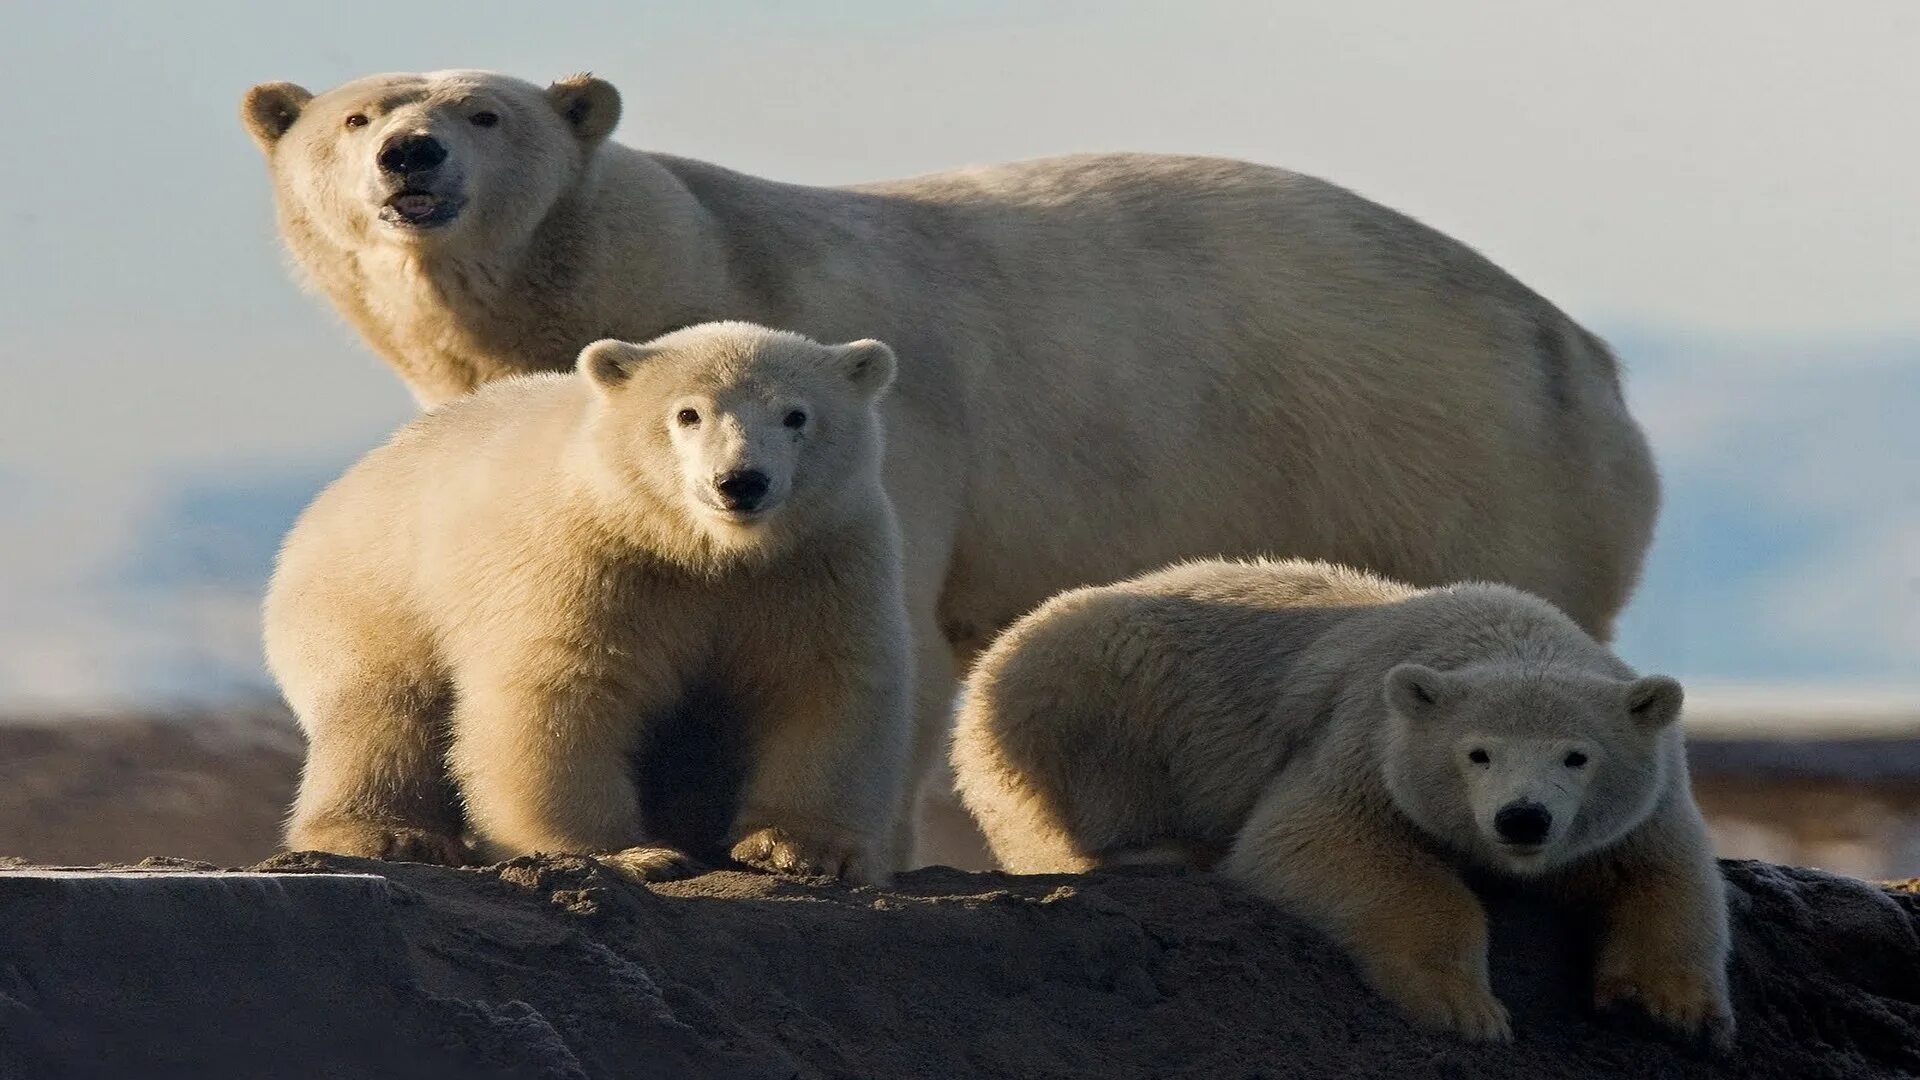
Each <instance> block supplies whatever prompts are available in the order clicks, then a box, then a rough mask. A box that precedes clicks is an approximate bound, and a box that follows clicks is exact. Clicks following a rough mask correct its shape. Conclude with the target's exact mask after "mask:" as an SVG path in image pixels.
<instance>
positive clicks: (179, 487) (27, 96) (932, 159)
mask: <svg viewBox="0 0 1920 1080" xmlns="http://www.w3.org/2000/svg"><path fill="white" fill-rule="evenodd" d="M1915 56H1920V4H1915V3H1913V2H1911V0H1879V2H1868V0H1858V2H1851V3H1844V2H1843V3H1822V4H1815V3H1783V2H1767V0H1762V2H1745V3H1735V2H1722V0H1712V2H1709V0H1692V2H1689V3H1685V4H1674V3H1671V2H1651V0H1624V2H1618V3H1610V4H1587V5H1574V4H1559V3H1546V4H1543V3H1538V2H1476V3H1449V4H1431V3H1426V2H1418V0H1402V2H1385V0H1371V2H1370V0H1354V2H1344V3H1287V2H1273V0H1268V2H1260V3H1220V2H1197V3H1196V2H1187V3H1177V4H1176V3H1169V4H1164V5H1149V4H1131V3H1055V4H1047V3H976V4H958V3H916V4H899V3H881V2H860V3H846V4H797V3H778V4H776V3H714V2H702V3H697V4H694V3H689V4H681V5H668V4H651V5H639V4H617V3H573V4H568V5H563V6H560V7H548V8H546V9H544V10H541V9H536V8H535V7H534V6H532V5H520V4H498V3H460V4H451V3H428V2H416V3H411V4H405V5H396V4H390V3H345V4H327V5H318V4H316V5H309V6H306V7H304V8H290V7H287V6H284V5H263V4H257V3H245V4H243V3H218V4H216V3H193V4H186V5H159V4H148V3H115V4H86V5H82V4H61V5H55V4H43V5H34V6H28V5H24V4H14V5H9V6H7V7H5V8H3V9H0V100H4V101H6V102H8V115H7V123H6V124H5V136H4V137H5V139H6V149H5V152H4V153H0V365H3V366H4V372H5V376H6V382H5V389H4V391H0V705H4V704H6V703H8V702H18V701H24V700H28V699H55V700H60V701H85V700H89V699H92V698H96V697H101V696H119V697H129V696H131V697H141V696H146V695H152V694H186V695H193V694H200V693H207V692H213V691H217V690H219V689H222V688H227V687H237V686H244V685H250V681H257V677H258V674H257V662H256V649H255V646H254V643H253V639H254V625H253V623H254V613H253V605H254V604H255V602H256V600H257V590H258V586H259V581H258V579H259V576H260V574H261V573H262V572H263V565H264V564H263V562H262V560H263V559H264V558H265V554H263V553H270V551H271V549H272V543H273V540H274V539H275V535H274V534H276V533H277V531H278V529H279V528H280V527H282V526H283V525H284V520H283V517H284V515H285V514H286V513H290V512H291V510H290V508H297V506H298V504H299V503H300V502H301V501H302V500H303V499H304V498H305V497H306V496H307V494H309V493H310V492H311V490H312V487H313V485H314V484H316V483H318V482H319V481H320V480H322V479H324V478H325V477H326V476H327V475H328V474H329V473H330V472H332V471H334V470H337V469H338V468H339V467H340V466H341V465H343V464H344V463H346V462H347V461H350V460H351V459H352V458H353V456H355V455H356V454H357V453H359V452H360V451H362V450H364V449H365V448H366V447H368V446H370V445H372V444H373V443H374V442H376V441H378V439H379V438H380V437H381V436H382V435H383V434H384V433H385V432H386V431H388V430H390V429H391V428H392V426H393V425H394V424H396V423H398V422H399V421H400V420H402V419H404V418H405V417H406V416H407V415H409V413H410V411H411V406H410V403H409V401H408V399H407V397H406V395H405V394H404V393H403V392H402V391H401V389H400V386H399V384H398V382H397V381H396V380H395V379H393V378H392V377H391V376H390V375H388V374H387V372H386V371H385V369H384V368H383V367H382V366H381V365H380V363H379V362H378V361H377V360H375V359H374V358H373V357H372V356H371V355H370V354H369V353H368V352H367V351H366V350H365V348H364V347H362V346H361V345H360V344H359V342H358V341H357V339H355V337H354V336H353V335H352V334H351V333H349V332H348V331H347V330H346V329H345V328H344V327H342V326H341V325H340V324H339V322H338V321H337V320H336V319H335V318H334V316H333V315H332V313H331V312H330V311H329V310H327V309H326V307H325V306H324V305H323V304H321V303H320V302H319V301H317V300H316V299H314V298H312V297H308V296H304V295H302V294H300V293H299V291H298V290H297V289H296V288H295V287H294V285H293V284H292V283H291V279H290V278H289V276H288V275H287V273H286V272H285V267H284V265H283V259H282V257H281V255H280V254H279V251H278V249H277V246H276V242H275V240H274V237H273V233H272V219H271V211H270V205H269V197H268V190H267V185H266V181H265V177H264V172H263V169H262V166H261V163H260V162H259V160H258V159H257V155H256V153H255V151H254V149H253V147H252V146H251V144H250V143H249V142H248V141H247V139H246V137H245V136H244V134H243V133H242V131H241V129H240V126H239V123H238V121H237V119H236V118H235V113H236V108H237V103H238V100H239V97H240V94H241V93H242V92H243V91H244V90H245V89H246V87H247V86H248V85H250V84H251V83H254V82H258V81H263V80H268V79H289V80H292V81H296V82H300V83H303V84H305V85H307V86H309V87H310V88H313V89H316V90H317V89H321V88H324V87H326V86H330V85H333V84H335V83H338V82H340V81H343V80H345V79H348V78H353V77H356V76H359V75H364V74H368V73H371V72H375V71H383V70H420V69H431V68H439V67H488V68H496V69H500V70H504V71H508V72H511V73H513V74H516V75H520V76H523V77H526V78H530V79H535V80H545V79H550V78H553V77H555V76H558V75H561V74H564V73H566V72H570V71H575V70H579V69H591V70H593V71H594V72H596V73H597V74H600V75H602V76H605V77H607V78H610V79H612V80H613V81H614V82H615V83H616V84H617V85H618V86H619V87H620V88H621V90H622V92H623V95H624V97H625V102H626V107H625V119H624V120H623V122H622V124H621V127H620V129H619V131H618V132H617V133H616V136H615V137H616V138H618V139H620V140H622V141H625V142H629V143H632V144H635V145H640V146H644V147H649V148H656V149H662V150H670V151H673V152H675V153H681V154H687V155H691V156H695V157H704V158H708V159H711V160H716V161H720V162H722V163H724V164H727V165H729V166H732V167H735V168H740V169H744V170H747V171H750V172H757V173H761V174H765V175H771V176H776V177H780V178H782V179H788V180H796V181H802V182H819V183H831V182H839V181H851V180H859V179H871V178H879V177H885V176H892V175H902V174H908V173H913V172H920V171H927V170H932V169H938V168H944V167H950V166H955V165H961V164H966V163H971V162H981V161H990V160H1000V159H1008V158H1016V157H1026V156H1034V155H1040V154H1045V153H1054V152H1061V151H1070V150H1093V149H1136V150H1178V151H1195V152H1206V153H1218V154H1227V155H1232V156H1237V157H1244V158H1250V159H1254V160H1259V161H1265V162H1271V163H1275V164H1281V165H1287V166H1289V167H1293V168H1297V169H1301V170H1303V171H1308V172H1313V173H1317V174H1320V175H1324V176H1327V177H1329V178H1330V179H1334V180H1336V181H1338V182H1341V183H1343V184H1346V185H1348V186H1351V187H1353V188H1355V189H1357V190H1359V191H1361V192H1362V193H1364V194H1367V195H1369V196H1371V197H1373V198H1375V199H1378V200H1380V201H1382V202H1385V203H1388V204H1389V205H1392V206H1395V207H1397V208H1400V209H1403V210H1406V211H1409V212H1411V213H1413V214H1415V215H1416V216H1418V217H1421V218H1422V219H1423V220H1426V221H1428V222H1429V223H1431V224H1433V225H1435V226H1438V227H1440V228H1442V229H1444V230H1446V231H1448V232H1450V233H1452V234H1454V235H1455V236H1458V237H1460V238H1461V239H1463V240H1465V241H1467V242H1468V243H1470V244H1473V245H1474V246H1475V247H1478V248H1479V249H1481V250H1482V251H1484V252H1486V253H1487V254H1489V255H1490V256H1491V257H1493V258H1494V259H1495V260H1496V261H1498V262H1500V263H1502V264H1503V265H1505V266H1506V267H1508V268H1509V269H1511V270H1513V271H1514V272H1515V273H1516V274H1518V275H1519V276H1520V277H1521V278H1522V279H1524V280H1526V281H1527V282H1528V283H1529V284H1531V285H1533V286H1534V287H1535V288H1537V289H1539V290H1540V291H1542V292H1543V293H1545V294H1547V295H1548V296H1549V297H1551V298H1553V299H1554V300H1555V301H1556V302H1558V303H1560V304H1561V305H1562V306H1563V307H1566V308H1567V309H1568V310H1570V311H1571V312H1573V313H1574V314H1575V315H1576V316H1578V317H1580V318H1581V319H1582V320H1583V321H1585V322H1587V323H1588V324H1589V325H1592V326H1594V327H1595V328H1596V329H1599V330H1601V331H1602V332H1605V333H1608V334H1610V335H1612V336H1613V337H1614V338H1615V339H1616V341H1617V342H1618V343H1619V344H1620V345H1621V351H1622V353H1623V355H1624V356H1625V359H1626V361H1627V363H1628V365H1629V368H1630V370H1631V372H1632V390H1633V396H1634V398H1635V401H1636V403H1637V405H1638V407H1639V408H1640V410H1641V412H1642V414H1643V416H1644V417H1645V419H1646V420H1647V423H1648V426H1649V428H1650V430H1652V431H1653V433H1654V436H1655V439H1656V443H1657V445H1658V448H1659V450H1660V452H1661V455H1662V461H1663V464H1664V466H1665V468H1666V470H1667V472H1668V475H1669V481H1670V489H1671V490H1672V491H1673V493H1674V496H1675V498H1676V499H1678V500H1683V501H1681V502H1678V503H1676V504H1675V506H1674V509H1672V510H1670V511H1669V514H1668V517H1667V522H1668V524H1667V527H1666V528H1665V529H1664V530H1663V533H1662V541H1661V545H1662V546H1661V548H1660V550H1659V551H1658V552H1657V554H1656V558H1655V562H1654V567H1653V571H1652V572H1651V573H1650V576H1649V588H1648V592H1647V595H1646V596H1645V597H1644V599H1643V601H1642V602H1641V603H1640V604H1639V605H1638V606H1637V607H1636V609H1635V612H1634V614H1633V618H1632V619H1631V620H1630V621H1629V630H1628V633H1627V635H1626V638H1625V642H1624V644H1625V647H1626V648H1627V651H1628V652H1629V654H1630V655H1631V656H1633V658H1634V659H1636V660H1638V661H1641V662H1644V663H1649V664H1655V665H1659V666H1663V667H1666V668H1668V669H1671V670H1677V671H1679V672H1680V673H1681V674H1699V675H1701V676H1703V677H1711V678H1742V679H1745V678H1761V677H1767V676H1769V675H1775V676H1779V677H1792V678H1796V679H1807V678H1813V679H1817V678H1832V679H1840V678H1846V679H1868V680H1876V681H1902V680H1913V681H1920V673H1916V671H1915V668H1916V666H1917V665H1916V663H1915V657H1916V656H1920V615H1916V611H1920V556H1917V555H1916V552H1920V486H1917V484H1916V481H1915V480H1914V479H1913V477H1915V476H1916V475H1920V436H1916V435H1915V434H1914V431H1915V429H1916V427H1917V426H1920V425H1915V424H1913V422H1912V419H1911V418H1912V417H1913V416H1915V415H1920V378H1917V377H1916V374H1915V373H1916V371H1920V301H1917V298H1920V206H1917V205H1916V199H1915V196H1914V190H1915V187H1914V177H1915V176H1916V175H1920V130H1916V129H1917V128H1920V122H1916V120H1915V112H1914V109H1915V102H1920V64H1916V63H1915V62H1914V60H1913V58H1914V57H1915Z"/></svg>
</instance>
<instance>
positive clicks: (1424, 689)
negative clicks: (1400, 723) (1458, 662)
mask: <svg viewBox="0 0 1920 1080" xmlns="http://www.w3.org/2000/svg"><path fill="white" fill-rule="evenodd" d="M1451 690H1452V687H1451V685H1450V683H1449V680H1448V679H1447V676H1446V675H1445V674H1444V673H1443V672H1438V671H1435V670H1433V669H1432V668H1430V667H1427V666H1426V665H1424V664H1399V665H1396V666H1395V667H1394V668H1393V670H1391V671H1389V672H1387V686H1386V692H1387V704H1389V705H1391V706H1393V709H1394V711H1395V712H1397V713H1399V714H1400V715H1401V716H1404V717H1406V718H1407V719H1409V720H1418V719H1420V718H1421V717H1423V716H1426V715H1427V714H1429V713H1431V712H1433V710H1435V709H1437V708H1439V707H1440V705H1441V704H1442V703H1443V702H1445V701H1446V700H1447V698H1448V696H1449V694H1450V693H1451Z"/></svg>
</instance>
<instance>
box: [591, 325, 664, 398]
mask: <svg viewBox="0 0 1920 1080" xmlns="http://www.w3.org/2000/svg"><path fill="white" fill-rule="evenodd" d="M651 353H652V350H650V349H648V348H647V347H646V346H644V345H635V344H633V343H632V342H630V341H620V340H617V339H615V338H603V339H601V340H599V341H596V342H594V343H593V344H591V345H589V346H587V347H586V348H584V349H581V350H580V360H579V362H578V363H577V364H575V365H574V370H576V371H578V372H579V373H580V374H582V375H585V376H586V377H587V381H588V382H590V383H592V384H593V386H594V388H595V389H597V390H599V391H601V392H602V393H608V392H611V391H614V390H618V389H619V388H620V387H621V386H622V385H624V384H625V383H626V381H627V380H628V379H630V378H632V377H633V373H634V372H635V371H637V370H639V368H640V365H641V364H642V363H644V362H645V361H646V359H647V357H648V356H649V355H651Z"/></svg>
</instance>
